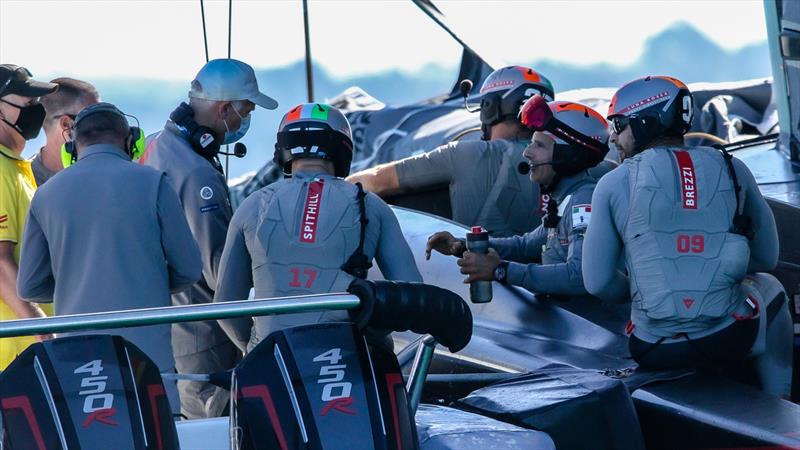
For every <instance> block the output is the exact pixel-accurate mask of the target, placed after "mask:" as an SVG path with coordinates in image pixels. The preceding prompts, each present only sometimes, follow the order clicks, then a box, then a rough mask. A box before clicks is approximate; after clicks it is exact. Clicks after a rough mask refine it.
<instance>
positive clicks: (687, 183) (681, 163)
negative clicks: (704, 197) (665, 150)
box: [673, 150, 697, 209]
mask: <svg viewBox="0 0 800 450" xmlns="http://www.w3.org/2000/svg"><path fill="white" fill-rule="evenodd" d="M673 154H674V155H675V160H676V161H677V162H678V174H679V175H680V183H681V196H682V199H681V204H682V205H683V209H697V183H696V182H695V181H696V178H695V172H694V163H693V162H692V157H691V155H689V152H687V151H685V150H676V151H673Z"/></svg>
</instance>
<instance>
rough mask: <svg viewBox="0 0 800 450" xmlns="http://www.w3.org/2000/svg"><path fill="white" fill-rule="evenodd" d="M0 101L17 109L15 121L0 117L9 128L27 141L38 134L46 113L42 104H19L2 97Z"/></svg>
mask: <svg viewBox="0 0 800 450" xmlns="http://www.w3.org/2000/svg"><path fill="white" fill-rule="evenodd" d="M0 101H1V102H3V103H6V104H9V105H11V106H13V107H15V108H17V109H19V117H17V121H16V123H11V122H9V121H7V120H6V119H5V118H3V119H2V121H3V122H5V123H6V124H8V126H10V127H11V128H13V129H15V130H17V133H19V134H20V135H21V136H22V138H23V139H25V140H26V141H29V140H31V139H33V138H35V137H36V136H38V135H39V130H41V129H42V124H43V123H44V116H45V115H46V114H47V112H46V111H45V110H44V106H43V105H42V104H41V103H36V104H33V105H28V106H19V105H15V104H13V103H11V102H7V101H5V100H3V99H0Z"/></svg>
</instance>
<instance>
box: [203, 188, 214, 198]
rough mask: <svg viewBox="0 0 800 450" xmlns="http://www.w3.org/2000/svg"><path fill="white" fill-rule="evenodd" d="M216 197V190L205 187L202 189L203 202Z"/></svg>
mask: <svg viewBox="0 0 800 450" xmlns="http://www.w3.org/2000/svg"><path fill="white" fill-rule="evenodd" d="M213 196H214V190H213V189H211V188H210V187H208V186H203V187H202V188H200V198H202V199H203V200H211V197H213Z"/></svg>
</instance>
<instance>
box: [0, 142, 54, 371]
mask: <svg viewBox="0 0 800 450" xmlns="http://www.w3.org/2000/svg"><path fill="white" fill-rule="evenodd" d="M35 190H36V181H35V180H34V178H33V172H32V171H31V163H30V162H29V161H26V160H24V159H22V158H21V157H20V156H19V155H17V154H16V153H15V152H13V151H12V150H10V149H8V148H7V147H4V146H3V145H0V241H8V242H13V243H15V244H16V245H15V246H14V261H15V262H16V263H17V264H19V254H20V250H21V247H22V244H21V243H22V232H23V230H24V229H25V218H26V216H27V214H28V207H30V204H31V198H32V197H33V193H34V191H35ZM40 306H41V307H42V309H43V310H44V312H45V313H46V314H47V315H48V316H50V315H52V314H53V308H52V305H50V304H45V305H40ZM13 319H17V315H16V314H14V312H13V311H12V310H11V308H9V307H8V306H7V305H6V303H5V301H3V298H2V297H0V321H3V320H13ZM33 342H35V340H34V338H33V337H18V338H4V339H0V370H3V369H5V368H6V366H8V364H9V363H11V361H13V360H14V358H15V357H16V356H17V355H18V354H20V353H22V351H23V350H25V349H26V348H27V347H28V345H30V344H32V343H33Z"/></svg>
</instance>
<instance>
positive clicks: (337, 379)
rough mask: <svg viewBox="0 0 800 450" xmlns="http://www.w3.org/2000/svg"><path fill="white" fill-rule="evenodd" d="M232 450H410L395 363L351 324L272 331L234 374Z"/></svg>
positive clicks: (410, 430)
mask: <svg viewBox="0 0 800 450" xmlns="http://www.w3.org/2000/svg"><path fill="white" fill-rule="evenodd" d="M231 394H232V395H231V403H232V407H231V441H232V442H231V448H233V449H246V450H250V449H253V450H254V449H259V450H261V449H281V450H285V449H296V448H303V449H325V448H348V449H362V448H363V449H372V448H374V449H378V450H381V449H385V450H400V449H415V448H417V447H418V443H417V435H416V429H415V427H414V420H413V418H412V417H411V413H410V410H409V408H408V401H407V397H406V390H405V387H404V386H403V377H402V375H401V374H400V367H399V365H398V364H397V359H396V357H395V355H394V354H393V353H391V352H389V351H387V350H384V349H382V348H380V346H372V347H371V348H369V349H368V348H367V343H366V340H365V339H364V337H363V335H362V334H361V332H360V331H359V330H358V329H357V328H356V327H355V326H354V325H353V324H349V323H325V324H316V325H307V326H300V327H294V328H290V329H286V330H281V331H276V332H274V333H272V334H270V335H269V337H268V338H267V339H265V340H263V341H262V342H261V343H259V344H258V346H256V348H254V349H253V351H251V352H250V353H249V354H248V355H247V356H246V357H245V358H244V359H243V360H242V361H241V362H240V363H239V365H237V366H236V369H234V372H233V380H232V383H231Z"/></svg>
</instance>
